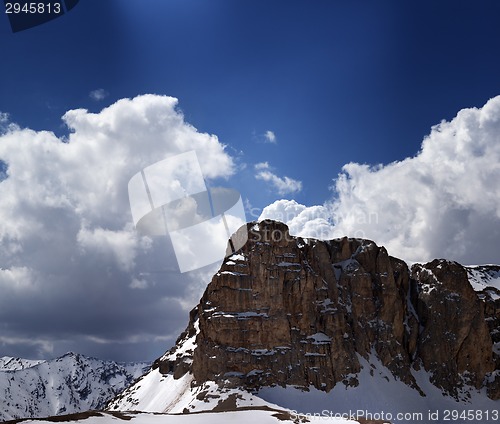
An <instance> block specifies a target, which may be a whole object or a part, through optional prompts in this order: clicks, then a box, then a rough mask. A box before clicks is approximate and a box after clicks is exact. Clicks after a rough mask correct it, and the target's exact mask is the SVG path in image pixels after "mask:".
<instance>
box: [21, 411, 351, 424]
mask: <svg viewBox="0 0 500 424" xmlns="http://www.w3.org/2000/svg"><path fill="white" fill-rule="evenodd" d="M85 415H90V416H80V417H68V419H67V421H71V422H75V421H76V420H78V421H77V422H79V423H84V424H116V423H117V422H121V421H126V422H129V423H131V424H212V423H217V424H228V423H238V424H255V423H256V422H258V423H259V424H297V423H298V422H307V421H305V420H304V419H302V420H301V421H298V417H297V416H295V415H293V414H290V413H288V412H286V411H280V410H278V411H276V410H269V409H253V410H240V411H232V412H222V411H221V412H203V413H199V414H184V415H175V414H147V413H132V412H126V413H101V412H96V413H91V414H85ZM320 419H321V422H324V423H326V424H355V422H354V421H351V420H347V419H342V418H334V417H321V418H320ZM22 422H23V423H26V424H29V423H33V424H50V423H52V422H53V421H32V420H27V421H22Z"/></svg>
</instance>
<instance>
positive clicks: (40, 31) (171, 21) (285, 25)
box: [0, 0, 500, 207]
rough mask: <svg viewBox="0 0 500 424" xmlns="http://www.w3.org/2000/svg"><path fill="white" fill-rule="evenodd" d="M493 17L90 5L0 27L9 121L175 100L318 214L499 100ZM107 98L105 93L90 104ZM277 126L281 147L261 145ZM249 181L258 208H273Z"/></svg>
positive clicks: (398, 5) (367, 5) (2, 99)
mask: <svg viewBox="0 0 500 424" xmlns="http://www.w3.org/2000/svg"><path fill="white" fill-rule="evenodd" d="M499 14H500V6H499V5H498V4H497V2H494V1H484V2H480V3H477V2H464V1H458V2H457V1H453V2H398V1H382V2H369V1H354V2H342V1H331V0H328V1H314V2H306V1H287V2H283V1H259V0H257V1H245V0H243V1H237V2H235V1H230V0H212V1H210V2H207V1H203V0H182V1H181V0H178V1H176V0H167V1H153V0H140V1H139V0H128V1H117V0H104V1H103V0H82V1H81V2H80V4H79V5H78V6H77V7H76V8H75V9H73V11H71V12H70V13H68V14H67V15H66V16H64V17H62V18H59V19H56V20H54V21H52V22H50V23H48V24H45V25H42V26H39V27H36V28H33V29H31V30H27V31H24V32H21V33H16V34H12V33H10V28H9V27H8V22H7V20H6V18H3V20H2V21H1V22H0V24H1V27H0V30H1V33H0V34H1V38H2V44H1V47H0V49H1V53H2V57H3V58H4V60H3V61H2V62H3V64H2V79H1V81H0V93H1V96H0V110H1V111H3V112H8V113H9V114H10V115H11V117H12V119H13V120H14V121H15V122H17V123H20V124H21V125H23V126H27V127H30V128H34V129H48V130H52V131H55V132H56V133H62V132H63V131H64V129H63V128H61V126H62V123H61V120H60V118H61V116H62V115H63V114H64V112H65V111H67V110H69V109H73V108H81V107H84V108H88V109H89V110H91V111H98V110H99V109H100V108H102V107H104V106H107V105H109V104H111V103H112V102H114V101H115V100H117V99H119V98H122V97H134V96H136V95H138V94H143V93H157V94H167V95H171V96H174V97H177V98H178V99H179V101H180V103H179V107H180V108H181V109H182V110H183V112H184V114H185V116H186V120H187V121H188V122H190V123H191V124H193V125H194V126H196V127H197V128H198V129H199V130H200V131H204V132H209V133H213V134H216V135H217V136H218V137H219V138H220V140H221V142H223V143H224V144H228V145H229V146H230V147H231V148H233V149H235V150H237V151H242V152H243V156H242V157H241V161H243V162H245V163H248V164H252V163H256V162H262V161H266V160H267V161H269V163H270V165H271V166H273V167H275V168H276V172H277V173H279V174H280V175H287V176H289V177H291V178H294V179H298V180H300V181H302V182H303V190H302V192H301V193H298V194H296V196H295V197H296V198H297V200H298V201H299V202H302V203H305V204H314V203H318V202H323V201H324V200H325V199H326V198H327V197H328V196H329V195H330V193H329V191H328V187H329V186H330V185H331V181H332V179H333V178H335V177H336V176H337V174H338V172H339V171H340V168H341V166H342V165H344V164H345V163H347V162H350V161H355V162H360V163H369V164H377V163H384V164H386V163H389V162H392V161H394V160H400V159H403V158H405V157H407V156H412V155H415V154H416V153H417V151H418V150H419V148H420V143H421V141H422V138H423V137H424V136H425V135H426V134H428V133H429V131H430V127H431V126H432V125H435V124H437V123H439V122H440V121H441V120H442V119H450V118H451V117H453V116H454V115H455V114H456V113H457V112H458V111H459V110H460V109H462V108H464V107H472V106H478V107H479V106H481V105H483V104H484V103H485V102H486V101H487V100H488V99H489V98H490V97H493V96H494V95H496V94H498V93H499V90H500V79H499V77H498V75H500V59H499V58H498V54H497V47H498V43H499V41H500V29H498V25H497V17H498V15H499ZM99 88H102V89H104V90H105V91H106V92H107V93H109V96H108V97H107V98H105V99H104V100H102V101H100V102H95V101H92V100H91V99H90V98H89V92H90V91H92V90H95V89H99ZM268 130H269V131H273V132H274V133H275V134H276V139H277V144H276V145H269V144H265V143H257V142H256V140H257V139H259V138H260V137H262V135H263V134H264V133H265V132H266V131H268ZM241 175H242V178H241V179H240V180H237V179H236V180H235V181H234V184H235V185H237V186H238V188H239V189H240V190H241V191H242V192H243V193H245V194H246V195H247V197H249V198H250V199H252V203H255V204H257V205H258V206H260V207H262V206H265V205H266V204H267V203H269V202H270V201H272V200H274V198H275V197H276V193H273V192H272V191H269V190H267V189H266V188H265V187H264V183H262V182H256V181H254V180H253V178H249V175H247V173H245V172H243V173H242V174H241ZM249 181H251V184H250V183H249Z"/></svg>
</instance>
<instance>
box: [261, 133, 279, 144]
mask: <svg viewBox="0 0 500 424" xmlns="http://www.w3.org/2000/svg"><path fill="white" fill-rule="evenodd" d="M264 138H265V140H266V142H268V143H272V144H276V143H277V142H278V140H277V139H276V134H274V132H273V131H270V130H268V131H266V132H265V133H264Z"/></svg>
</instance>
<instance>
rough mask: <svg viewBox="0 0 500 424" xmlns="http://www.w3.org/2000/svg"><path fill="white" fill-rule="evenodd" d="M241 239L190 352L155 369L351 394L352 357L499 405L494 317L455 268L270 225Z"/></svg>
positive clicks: (215, 285)
mask: <svg viewBox="0 0 500 424" xmlns="http://www.w3.org/2000/svg"><path fill="white" fill-rule="evenodd" d="M247 231H248V234H249V237H248V243H247V244H246V245H245V246H244V247H243V248H242V249H241V250H240V251H239V252H237V253H236V254H234V255H232V256H231V257H229V258H226V260H225V261H224V263H223V265H222V267H221V268H220V270H219V272H218V273H217V274H216V275H215V276H214V277H213V279H212V282H211V283H210V284H209V285H208V287H207V289H206V291H205V294H204V295H203V297H202V299H201V301H200V304H199V306H198V307H197V308H196V309H195V310H193V312H192V313H191V317H190V324H189V326H188V330H187V332H186V333H185V334H184V335H183V337H184V338H186V337H188V336H193V334H195V332H197V335H196V347H195V348H193V349H192V350H190V351H188V352H187V353H186V351H185V350H183V353H182V354H179V355H175V351H176V348H174V349H173V350H172V351H171V352H170V354H168V355H166V356H164V357H163V358H160V359H159V360H158V361H157V362H156V363H155V365H154V367H159V369H160V371H161V372H163V373H167V372H173V373H174V376H177V377H180V376H182V375H183V374H184V373H186V372H188V371H191V372H192V374H193V376H194V379H195V381H196V382H197V383H198V384H201V383H203V382H205V381H216V382H220V383H223V384H225V385H233V386H239V385H240V386H244V387H246V388H250V389H257V388H259V387H261V386H266V385H295V386H300V387H308V386H310V385H313V386H314V387H316V388H318V389H320V390H325V391H329V390H330V389H332V388H333V386H335V385H336V384H337V383H340V382H342V383H343V384H346V385H357V384H358V380H357V378H356V375H357V373H358V372H359V371H360V362H359V357H360V356H362V357H364V358H369V357H370V355H376V357H377V358H378V359H379V360H380V361H381V362H382V364H383V365H385V366H386V367H387V368H388V369H389V370H390V371H391V372H392V373H393V375H394V376H396V377H397V378H398V379H400V380H402V381H403V382H405V383H406V384H408V385H409V386H411V387H413V388H415V389H417V390H420V388H419V387H418V385H417V382H416V381H415V379H414V377H413V375H412V372H411V371H412V369H420V367H423V368H424V369H425V370H427V371H428V372H429V374H430V375H431V376H432V377H431V382H432V383H433V384H434V385H435V386H437V387H439V388H441V389H442V390H443V391H444V392H445V393H447V394H449V395H451V396H454V397H456V398H458V397H459V396H460V393H461V389H462V387H463V386H464V385H470V386H474V387H476V388H481V387H487V389H488V395H489V396H490V397H491V398H493V399H498V398H500V392H499V386H500V384H499V381H500V377H499V374H500V372H499V371H498V370H499V366H498V365H499V363H498V362H499V359H498V356H497V355H496V354H495V353H494V346H493V340H492V336H493V339H494V340H497V339H498V305H497V304H496V303H495V301H494V300H492V299H491V296H490V298H489V299H488V294H487V293H482V294H480V295H478V294H477V293H476V292H475V291H474V289H473V288H472V286H471V284H470V283H469V280H468V274H467V273H468V271H467V270H466V269H465V268H464V267H462V266H461V265H459V264H457V263H454V262H448V261H445V260H435V261H433V262H430V263H428V264H425V265H421V264H417V265H414V266H413V267H412V269H411V271H410V270H409V269H408V267H407V265H406V264H405V263H404V262H403V261H401V260H399V259H396V258H393V257H391V256H389V255H388V253H387V251H386V250H385V248H384V247H378V246H377V245H376V244H375V243H373V242H371V241H368V240H361V239H348V238H343V239H337V240H331V241H318V240H312V239H309V240H304V239H301V238H296V237H292V236H290V235H289V233H288V228H287V227H286V226H285V225H284V224H281V223H277V222H272V221H264V222H261V223H259V224H249V225H248V227H247ZM485 311H486V316H485ZM495 320H496V321H495ZM488 324H489V325H488ZM198 326H199V327H198Z"/></svg>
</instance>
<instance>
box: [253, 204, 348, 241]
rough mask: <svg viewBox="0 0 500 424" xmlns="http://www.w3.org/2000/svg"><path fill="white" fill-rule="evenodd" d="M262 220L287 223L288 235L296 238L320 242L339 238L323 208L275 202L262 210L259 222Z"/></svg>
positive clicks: (327, 212) (328, 214) (325, 209)
mask: <svg viewBox="0 0 500 424" xmlns="http://www.w3.org/2000/svg"><path fill="white" fill-rule="evenodd" d="M263 219H273V220H275V221H281V222H285V223H287V224H288V226H289V229H290V233H291V234H293V235H296V236H301V237H312V238H317V239H322V240H328V239H332V238H335V237H338V236H339V234H337V233H336V232H335V229H334V227H333V225H332V223H331V214H330V210H329V209H328V208H326V207H325V206H311V207H307V206H304V205H301V204H299V203H297V202H296V201H295V200H284V199H282V200H277V201H276V202H274V203H272V204H271V205H269V206H266V207H265V208H264V209H263V210H262V213H261V215H260V217H259V221H261V220H263Z"/></svg>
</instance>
